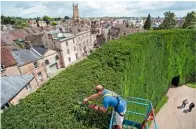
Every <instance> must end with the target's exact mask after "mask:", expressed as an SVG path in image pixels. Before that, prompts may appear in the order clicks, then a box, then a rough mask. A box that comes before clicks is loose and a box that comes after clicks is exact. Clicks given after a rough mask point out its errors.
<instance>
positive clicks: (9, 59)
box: [0, 47, 17, 67]
mask: <svg viewBox="0 0 196 129" xmlns="http://www.w3.org/2000/svg"><path fill="white" fill-rule="evenodd" d="M0 52H1V64H2V65H4V66H5V67H9V66H13V65H16V64H17V62H16V60H15V59H14V57H13V56H12V54H11V53H10V51H9V50H8V49H7V48H6V47H1V51H0Z"/></svg>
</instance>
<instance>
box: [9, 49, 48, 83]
mask: <svg viewBox="0 0 196 129" xmlns="http://www.w3.org/2000/svg"><path fill="white" fill-rule="evenodd" d="M11 54H12V56H13V57H14V59H15V60H16V62H17V65H18V69H19V71H20V73H21V74H33V75H34V76H35V78H36V81H37V82H38V84H39V85H41V84H43V82H45V81H46V79H47V74H46V71H45V68H44V64H43V61H42V59H41V57H40V56H39V55H38V54H37V53H36V52H35V51H33V50H31V49H21V50H14V51H12V52H11Z"/></svg>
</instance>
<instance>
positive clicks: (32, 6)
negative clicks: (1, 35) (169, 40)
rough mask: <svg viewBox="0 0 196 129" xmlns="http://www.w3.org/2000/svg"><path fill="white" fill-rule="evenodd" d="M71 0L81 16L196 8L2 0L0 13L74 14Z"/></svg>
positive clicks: (181, 12)
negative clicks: (77, 7)
mask: <svg viewBox="0 0 196 129" xmlns="http://www.w3.org/2000/svg"><path fill="white" fill-rule="evenodd" d="M73 3H75V4H76V3H78V6H79V14H80V17H104V16H111V17H121V16H125V17H146V16H147V15H148V14H149V13H150V14H151V16H152V17H158V16H160V17H164V12H166V11H171V12H174V13H175V14H176V16H177V17H183V16H186V14H187V13H188V12H190V11H196V2H195V1H190V2H188V1H186V2H185V1H113V2H112V1H106V2H104V1H78V2H77V1H70V2H69V1H59V2H55V1H37V2H35V1H34V2H31V1H2V2H1V14H3V15H6V16H16V17H24V18H34V17H43V16H44V15H48V16H50V17H62V18H63V17H64V16H69V17H72V16H73V8H72V5H73Z"/></svg>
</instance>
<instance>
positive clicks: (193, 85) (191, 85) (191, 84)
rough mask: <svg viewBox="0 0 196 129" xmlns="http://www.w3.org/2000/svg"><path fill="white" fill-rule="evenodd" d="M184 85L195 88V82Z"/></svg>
mask: <svg viewBox="0 0 196 129" xmlns="http://www.w3.org/2000/svg"><path fill="white" fill-rule="evenodd" d="M186 85H187V86H189V87H191V88H196V82H190V83H188V84H186Z"/></svg>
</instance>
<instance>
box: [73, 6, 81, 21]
mask: <svg viewBox="0 0 196 129" xmlns="http://www.w3.org/2000/svg"><path fill="white" fill-rule="evenodd" d="M73 20H74V21H78V22H79V20H80V17H79V12H78V4H76V5H74V4H73Z"/></svg>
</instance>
